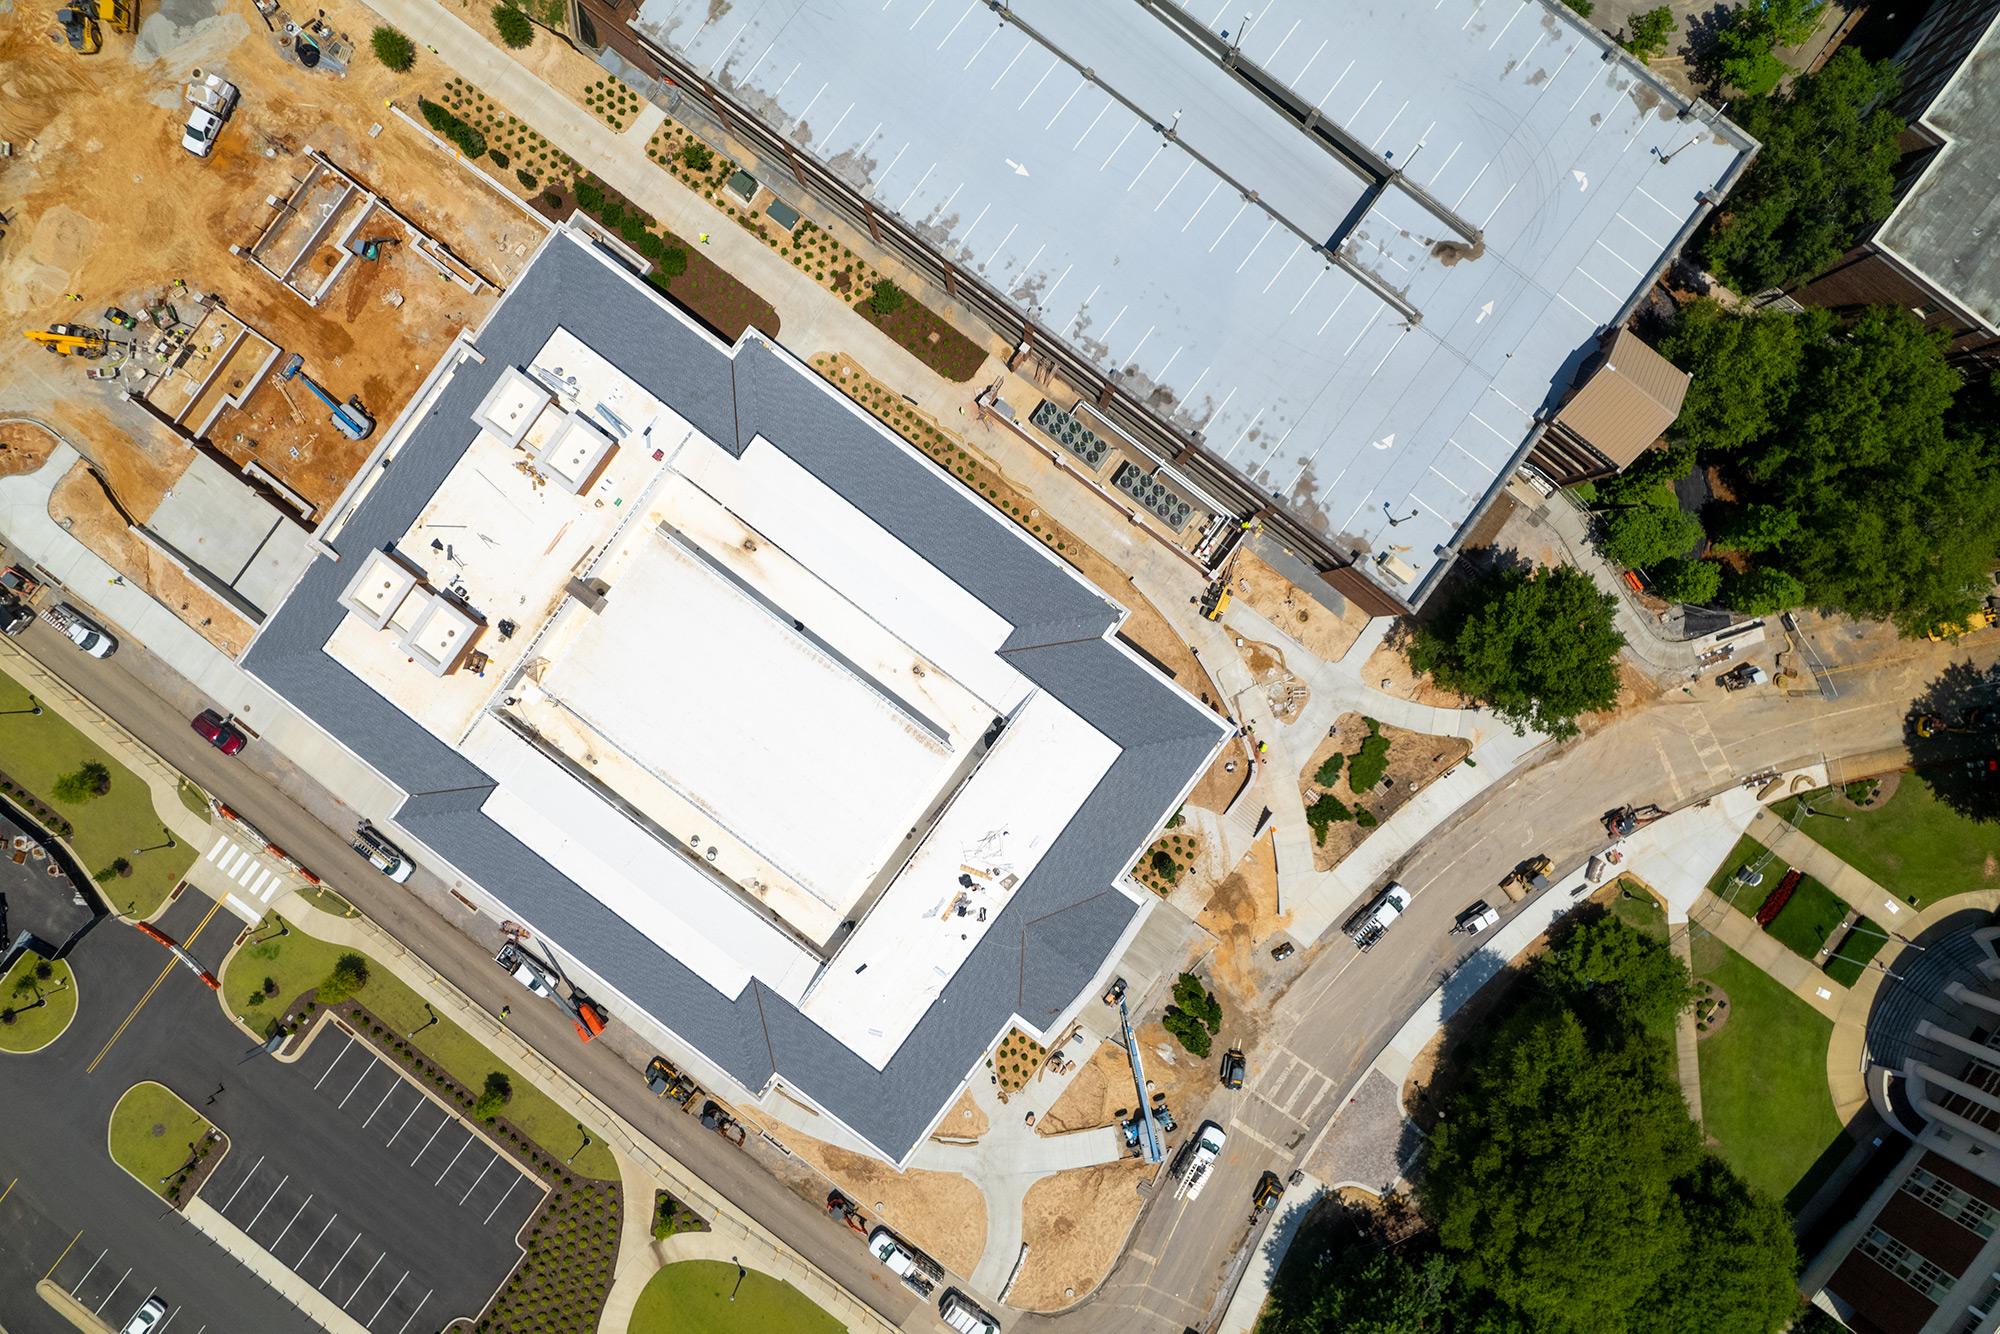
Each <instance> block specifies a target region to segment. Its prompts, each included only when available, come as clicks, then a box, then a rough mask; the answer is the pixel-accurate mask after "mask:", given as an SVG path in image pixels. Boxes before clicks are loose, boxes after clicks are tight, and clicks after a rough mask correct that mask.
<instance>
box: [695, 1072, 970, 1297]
mask: <svg viewBox="0 0 2000 1334" xmlns="http://www.w3.org/2000/svg"><path fill="white" fill-rule="evenodd" d="M730 1110H731V1112H732V1113H733V1114H734V1115H735V1116H736V1117H737V1118H738V1119H739V1120H741V1121H742V1122H743V1123H744V1124H745V1125H746V1126H749V1127H750V1128H751V1129H753V1130H763V1131H765V1132H767V1133H769V1134H770V1135H771V1136H772V1137H773V1138H775V1139H777V1140H778V1141H780V1142H781V1143H782V1144H783V1145H784V1146H785V1147H786V1148H787V1149H790V1150H791V1151H792V1153H793V1154H794V1155H795V1156H796V1157H797V1159H798V1160H799V1161H800V1162H802V1163H804V1164H806V1165H807V1166H808V1167H810V1168H812V1169H814V1170H815V1171H816V1173H817V1174H818V1175H817V1176H816V1177H814V1178H812V1179H810V1180H807V1181H795V1182H794V1183H793V1186H794V1189H797V1190H798V1191H799V1193H800V1194H801V1195H803V1196H804V1197H805V1198H806V1199H808V1200H811V1201H812V1202H813V1203H814V1204H817V1205H824V1203H825V1201H826V1186H825V1182H826V1181H831V1182H832V1183H833V1184H834V1185H836V1186H838V1187H840V1189H841V1190H842V1192H844V1193H845V1194H846V1195H847V1197H848V1198H849V1199H850V1200H853V1201H854V1202H855V1204H857V1205H859V1206H860V1207H861V1211H862V1213H864V1214H865V1215H867V1217H868V1219H869V1221H870V1223H871V1224H873V1223H877V1222H880V1223H884V1224H886V1225H888V1226H889V1227H891V1228H893V1229H895V1231H896V1232H898V1233H899V1234H901V1235H902V1236H904V1237H907V1238H908V1239H909V1240H910V1242H911V1243H912V1244H913V1245H915V1246H916V1247H917V1248H918V1249H919V1250H922V1251H923V1252H925V1253H926V1254H928V1255H929V1256H930V1257H931V1258H932V1259H934V1260H936V1261H937V1262H938V1263H939V1264H941V1265H943V1266H944V1267H945V1268H947V1269H949V1270H951V1271H952V1272H954V1273H958V1274H969V1273H971V1272H972V1271H973V1268H974V1267H975V1266H977V1265H978V1263H979V1256H980V1253H981V1252H982V1251H984V1250H985V1249H986V1196H985V1195H984V1193H982V1192H981V1191H980V1189H979V1187H978V1186H976V1185H974V1184H973V1183H972V1180H971V1178H969V1177H966V1176H963V1175H961V1174H959V1173H957V1172H930V1171H924V1170H922V1169H916V1170H912V1171H908V1172H898V1171H897V1170H896V1169H895V1168H893V1167H890V1166H889V1165H888V1164H887V1163H885V1162H883V1161H881V1160H880V1159H878V1158H870V1157H867V1156H865V1155H862V1154H858V1153H853V1152H850V1151H848V1150H846V1149H843V1148H840V1147H838V1146H837V1145H833V1144H828V1143H827V1142H825V1141H824V1140H818V1139H814V1138H813V1137H812V1136H810V1135H807V1134H805V1133H803V1132H802V1131H798V1130H794V1129H793V1128H792V1127H791V1126H789V1125H784V1124H782V1123H779V1122H772V1121H766V1120H764V1119H763V1118H761V1117H759V1116H757V1115H756V1114H755V1113H754V1112H746V1111H744V1110H743V1109H741V1108H735V1107H732V1108H731V1109H730Z"/></svg>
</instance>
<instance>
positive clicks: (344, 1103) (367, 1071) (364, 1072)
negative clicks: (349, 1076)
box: [334, 1065, 375, 1110]
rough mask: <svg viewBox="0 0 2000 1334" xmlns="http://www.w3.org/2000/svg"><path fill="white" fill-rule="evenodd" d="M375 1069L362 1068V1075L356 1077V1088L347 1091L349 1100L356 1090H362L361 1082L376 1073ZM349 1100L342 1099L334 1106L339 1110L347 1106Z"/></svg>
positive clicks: (371, 1067)
mask: <svg viewBox="0 0 2000 1334" xmlns="http://www.w3.org/2000/svg"><path fill="white" fill-rule="evenodd" d="M374 1069H375V1067H374V1066H372V1065H367V1066H363V1067H362V1068H361V1073H360V1074H358V1075H356V1076H355V1077H354V1088H350V1089H348V1090H347V1098H351V1097H353V1096H354V1089H358V1088H360V1087H361V1081H362V1080H364V1079H366V1078H368V1076H369V1075H370V1074H372V1073H373V1072H374ZM347 1098H342V1099H341V1100H340V1101H339V1102H337V1103H335V1104H334V1107H335V1109H336V1110H338V1109H339V1108H342V1107H345V1106H347Z"/></svg>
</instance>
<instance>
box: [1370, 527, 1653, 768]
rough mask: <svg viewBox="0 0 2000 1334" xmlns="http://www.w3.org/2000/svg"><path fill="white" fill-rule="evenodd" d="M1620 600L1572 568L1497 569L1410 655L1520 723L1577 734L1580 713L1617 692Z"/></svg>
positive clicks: (1442, 613)
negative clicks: (1616, 622)
mask: <svg viewBox="0 0 2000 1334" xmlns="http://www.w3.org/2000/svg"><path fill="white" fill-rule="evenodd" d="M1617 608H1618V600H1617V599H1616V598H1614V597H1612V596H1611V595H1610V594H1609V593H1605V592H1603V591H1601V590H1600V589H1599V588H1598V587H1597V585H1596V584H1594V583H1592V582H1591V579H1590V576H1589V575H1587V574H1584V573H1583V572H1582V571H1580V570H1577V569H1574V568H1572V567H1569V566H1559V567H1557V568H1554V569H1542V570H1536V571H1532V572H1531V571H1528V570H1523V569H1519V568H1508V569H1499V570H1494V571H1492V572H1491V573H1489V574H1486V575H1483V576H1481V577H1478V578H1476V579H1474V580H1473V581H1471V582H1470V583H1469V584H1468V585H1466V586H1464V587H1462V588H1461V589H1460V590H1459V591H1458V593H1457V594H1456V595H1455V596H1452V597H1450V598H1449V599H1448V600H1447V601H1446V602H1445V605H1444V606H1443V607H1441V608H1440V609H1438V610H1437V611H1436V612H1435V613H1434V614H1433V616H1432V618H1431V620H1430V622H1429V623H1428V624H1426V625H1424V626H1421V627H1420V628H1419V629H1418V631H1417V635H1416V640H1415V642H1414V643H1413V644H1412V645H1411V648H1410V662H1411V663H1412V664H1413V665H1414V666H1415V667H1416V669H1417V670H1418V671H1420V672H1429V673H1430V674H1431V675H1432V676H1434V677H1436V678H1437V681H1438V683H1439V684H1440V685H1442V686H1444V687H1445V688H1447V689H1449V690H1456V691H1458V692H1459V693H1461V694H1464V695H1470V696H1472V697H1473V698H1475V699H1479V700H1483V701H1485V702H1486V704H1487V705H1489V706H1490V707H1491V708H1492V709H1493V711H1494V712H1495V713H1496V714H1498V715H1499V716H1500V717H1502V718H1504V719H1506V720H1507V721H1508V722H1510V723H1512V724H1514V726H1515V727H1516V728H1517V729H1521V728H1528V727H1532V728H1534V729H1536V730H1537V731H1541V732H1546V733H1548V734H1549V735H1550V736H1556V737H1566V736H1573V735H1575V733H1576V730H1577V728H1576V721H1575V720H1576V717H1577V715H1579V714H1583V713H1589V712H1592V711H1594V710H1598V709H1608V708H1610V707H1611V706H1612V704H1613V703H1615V702H1616V701H1617V699H1618V665H1617V661H1616V659H1617V656H1618V650H1619V649H1621V648H1623V647H1625V637H1624V636H1623V635H1621V634H1619V633H1618V630H1617V627H1616V625H1615V624H1614V623H1613V617H1614V615H1615V613H1616V611H1617Z"/></svg>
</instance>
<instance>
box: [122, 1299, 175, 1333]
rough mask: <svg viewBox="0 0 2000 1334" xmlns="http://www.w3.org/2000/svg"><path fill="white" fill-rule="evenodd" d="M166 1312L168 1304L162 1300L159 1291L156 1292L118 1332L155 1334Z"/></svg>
mask: <svg viewBox="0 0 2000 1334" xmlns="http://www.w3.org/2000/svg"><path fill="white" fill-rule="evenodd" d="M166 1314H167V1304H166V1303H165V1302H163V1301H161V1300H160V1296H159V1294H158V1293H154V1294H153V1295H152V1296H151V1297H148V1298H147V1299H146V1302H145V1305H143V1306H141V1307H140V1308H139V1309H138V1310H136V1311H134V1312H133V1313H132V1318H131V1319H130V1320H127V1321H126V1322H125V1327H124V1328H123V1329H121V1330H119V1331H118V1334H153V1331H154V1330H156V1329H158V1328H160V1321H161V1320H162V1319H164V1318H165V1316H166Z"/></svg>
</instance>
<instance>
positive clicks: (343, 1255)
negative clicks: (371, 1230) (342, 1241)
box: [299, 1232, 361, 1287]
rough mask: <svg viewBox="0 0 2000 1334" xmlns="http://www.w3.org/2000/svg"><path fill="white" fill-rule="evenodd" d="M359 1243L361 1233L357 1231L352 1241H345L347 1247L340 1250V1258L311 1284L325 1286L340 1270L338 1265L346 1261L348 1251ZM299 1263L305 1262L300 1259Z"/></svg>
mask: <svg viewBox="0 0 2000 1334" xmlns="http://www.w3.org/2000/svg"><path fill="white" fill-rule="evenodd" d="M360 1243H361V1234H360V1233H359V1232H357V1233H355V1234H354V1239H353V1240H352V1241H350V1242H348V1243H347V1249H346V1250H344V1251H342V1252H341V1253H340V1258H339V1259H338V1260H335V1261H334V1262H333V1268H332V1269H329V1270H327V1271H326V1277H325V1278H323V1279H321V1280H320V1281H319V1282H318V1283H315V1284H314V1285H313V1286H314V1287H324V1286H325V1285H326V1284H328V1283H331V1282H332V1281H333V1276H334V1274H336V1273H337V1272H339V1270H340V1267H341V1266H342V1265H344V1264H346V1263H347V1257H348V1255H349V1254H350V1253H351V1252H352V1251H353V1250H354V1248H355V1247H356V1246H358V1245H359V1244H360ZM299 1263H301V1264H303V1263H305V1262H304V1261H303V1260H301V1261H300V1262H299ZM299 1277H300V1278H304V1277H305V1275H303V1274H301V1275H299Z"/></svg>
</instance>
